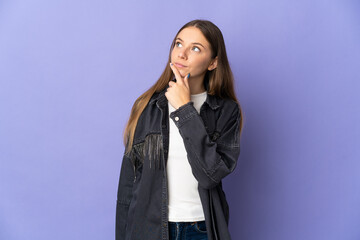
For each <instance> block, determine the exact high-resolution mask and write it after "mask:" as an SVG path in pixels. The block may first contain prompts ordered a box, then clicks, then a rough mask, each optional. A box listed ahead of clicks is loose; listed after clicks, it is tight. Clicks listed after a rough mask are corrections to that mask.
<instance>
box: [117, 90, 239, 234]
mask: <svg viewBox="0 0 360 240" xmlns="http://www.w3.org/2000/svg"><path fill="white" fill-rule="evenodd" d="M167 87H168V86H167ZM167 87H166V88H165V89H164V90H163V91H161V92H159V93H155V94H154V95H153V96H152V97H151V99H150V101H149V103H148V105H147V106H146V108H145V109H144V111H143V112H142V114H141V115H140V118H139V121H138V123H137V127H136V130H135V135H134V142H133V148H132V150H131V152H130V154H129V155H125V154H124V156H123V161H122V165H121V172H120V179H119V186H118V195H117V206H116V232H115V235H116V240H167V239H169V233H168V189H167V176H166V174H167V173H166V163H167V158H168V148H169V121H170V120H169V112H168V100H167V98H166V96H165V92H166V89H167ZM170 118H171V119H172V121H174V123H175V125H176V126H177V127H178V130H179V132H180V134H181V136H182V138H183V140H184V144H185V149H186V151H187V157H188V160H189V163H190V166H191V169H192V173H193V175H194V177H195V178H196V179H197V181H198V183H199V184H198V190H199V195H200V199H201V203H202V206H203V211H204V215H205V222H206V228H207V232H208V239H209V240H228V239H231V237H230V234H229V231H228V222H229V206H228V203H227V201H226V197H225V193H224V192H223V189H222V182H221V180H222V179H223V178H224V177H225V176H227V175H228V174H229V173H231V172H232V171H233V170H234V169H235V167H236V164H237V160H238V158H239V155H240V133H239V127H240V118H241V114H240V109H239V107H238V105H237V103H236V102H235V101H233V100H231V99H221V98H218V97H215V96H211V95H209V94H207V98H206V101H205V102H204V104H203V105H202V106H201V109H200V114H199V113H198V112H197V111H196V109H195V107H194V105H193V102H189V103H187V104H185V105H183V106H181V107H180V108H178V109H177V110H175V111H174V112H172V113H171V114H170Z"/></svg>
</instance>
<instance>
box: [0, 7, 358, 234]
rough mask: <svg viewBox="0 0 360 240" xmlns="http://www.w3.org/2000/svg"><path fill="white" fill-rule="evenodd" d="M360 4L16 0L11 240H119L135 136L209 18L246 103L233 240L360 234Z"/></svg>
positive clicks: (0, 42)
mask: <svg viewBox="0 0 360 240" xmlns="http://www.w3.org/2000/svg"><path fill="white" fill-rule="evenodd" d="M359 13H360V4H359V1H355V0H353V1H348V0H337V1H331V0H329V1H320V0H315V1H314V0H311V1H310V0H305V1H285V0H274V1H265V0H263V1H258V0H247V1H245V0H241V1H235V0H233V1H221V2H220V1H208V0H207V1H204V0H202V1H145V0H143V1H132V2H130V1H126V2H125V1H111V0H101V1H100V0H98V1H94V0H87V1H74V0H71V1H70V0H63V1H60V0H57V1H55V0H53V1H45V0H33V1H19V0H18V1H17V0H12V1H6V0H3V1H0V160H1V162H0V239H4V240H20V239H31V240H45V239H55V240H57V239H59V240H60V239H70V240H73V239H74V240H75V239H88V240H90V239H94V240H95V239H114V232H115V230H114V229H115V227H114V224H115V205H116V193H117V184H118V178H119V173H120V166H121V160H122V154H123V151H124V147H123V144H122V134H123V130H124V127H125V123H126V121H127V118H128V116H129V114H130V109H131V106H132V104H133V102H134V101H135V99H136V98H137V97H138V96H139V95H140V94H141V93H143V92H144V91H145V90H147V89H148V88H149V87H150V86H151V85H152V84H153V83H154V82H155V81H156V80H157V78H158V77H159V75H160V74H161V72H162V70H163V69H164V67H165V64H166V60H167V56H168V53H169V52H168V51H169V47H170V43H171V40H172V39H173V37H174V36H175V34H176V32H177V30H178V29H179V28H180V27H181V26H182V25H183V24H185V23H186V22H188V21H190V20H192V19H195V18H204V19H209V20H211V21H213V22H214V23H215V24H216V25H218V26H219V28H220V29H221V30H222V32H223V35H224V38H225V42H226V47H227V51H228V56H229V61H230V63H231V67H232V69H233V72H234V75H235V78H236V83H235V84H236V92H237V94H238V98H239V101H240V103H241V104H242V108H243V110H244V114H245V115H244V118H245V127H244V131H243V135H242V142H241V155H240V159H239V163H238V165H237V168H236V170H235V171H234V173H232V174H231V175H229V176H228V177H226V178H225V179H224V181H223V183H224V188H225V192H226V194H227V198H228V201H229V205H230V226H229V227H230V231H231V233H232V236H233V239H246V240H275V239H276V240H289V239H291V240H304V239H306V240H315V239H316V240H318V239H326V240H340V239H341V240H358V239H360V228H359V226H360V204H359V203H360V162H359V159H360V150H359V146H360V141H359V138H360V131H359V122H360V111H359V110H360V108H359V103H360V95H359V90H360V84H359V80H360V74H359V69H360V56H359V55H360V54H359V53H360V24H359V23H360V14H359Z"/></svg>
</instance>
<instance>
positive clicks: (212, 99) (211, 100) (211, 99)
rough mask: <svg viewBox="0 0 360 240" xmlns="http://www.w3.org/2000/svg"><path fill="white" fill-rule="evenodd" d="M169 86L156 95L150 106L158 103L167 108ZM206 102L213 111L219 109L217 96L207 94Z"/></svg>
mask: <svg viewBox="0 0 360 240" xmlns="http://www.w3.org/2000/svg"><path fill="white" fill-rule="evenodd" d="M168 87H169V85H167V86H166V87H165V88H164V89H163V90H161V91H160V92H159V93H157V95H154V96H153V98H151V99H150V101H149V104H154V103H156V105H157V106H159V107H165V106H167V104H168V100H167V98H166V96H165V92H166V90H167V88H168ZM205 102H206V103H207V104H208V105H209V107H210V108H211V109H213V110H215V109H217V108H218V107H219V104H218V99H217V97H216V96H213V95H210V94H209V93H207V97H206V100H205Z"/></svg>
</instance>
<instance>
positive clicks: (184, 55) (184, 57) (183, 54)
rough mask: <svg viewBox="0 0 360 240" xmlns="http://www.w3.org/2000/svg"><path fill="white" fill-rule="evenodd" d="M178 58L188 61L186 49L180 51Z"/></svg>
mask: <svg viewBox="0 0 360 240" xmlns="http://www.w3.org/2000/svg"><path fill="white" fill-rule="evenodd" d="M178 57H179V58H183V59H186V58H187V55H186V49H185V48H182V49H180V50H179V52H178Z"/></svg>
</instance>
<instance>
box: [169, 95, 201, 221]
mask: <svg viewBox="0 0 360 240" xmlns="http://www.w3.org/2000/svg"><path fill="white" fill-rule="evenodd" d="M206 97H207V92H206V91H205V92H203V93H199V94H193V95H191V101H192V102H194V107H195V109H196V110H197V111H198V113H200V107H201V106H202V104H203V103H204V101H205V100H206ZM168 106H169V115H170V113H171V112H173V111H175V108H174V107H173V106H172V105H171V104H170V102H168ZM169 120H170V121H169V123H170V125H169V155H168V160H167V168H166V171H167V176H168V187H169V191H168V192H169V219H168V221H170V222H190V221H202V220H205V216H204V211H203V207H202V204H201V201H200V196H199V191H198V181H197V180H196V179H195V177H194V175H193V174H192V171H191V166H190V163H189V161H188V159H187V153H186V149H185V146H184V141H183V138H182V137H181V135H180V132H179V129H178V127H177V126H176V125H175V123H174V122H173V121H172V119H171V118H170V119H169Z"/></svg>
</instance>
